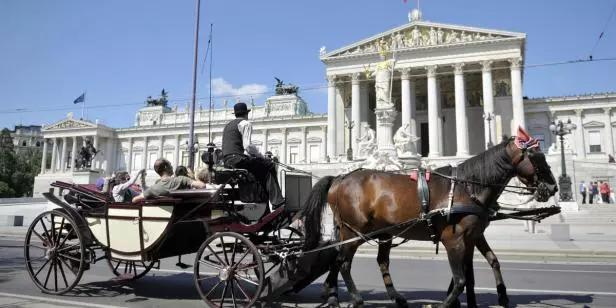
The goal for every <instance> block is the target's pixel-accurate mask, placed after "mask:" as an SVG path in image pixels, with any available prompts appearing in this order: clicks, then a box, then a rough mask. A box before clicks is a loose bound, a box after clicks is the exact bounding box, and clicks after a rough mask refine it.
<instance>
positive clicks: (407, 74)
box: [400, 67, 411, 80]
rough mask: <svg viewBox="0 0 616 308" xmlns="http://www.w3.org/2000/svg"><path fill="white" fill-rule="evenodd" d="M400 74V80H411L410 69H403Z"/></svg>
mask: <svg viewBox="0 0 616 308" xmlns="http://www.w3.org/2000/svg"><path fill="white" fill-rule="evenodd" d="M400 73H402V74H401V75H400V77H401V78H402V80H410V79H411V69H410V68H408V67H405V68H403V69H401V70H400Z"/></svg>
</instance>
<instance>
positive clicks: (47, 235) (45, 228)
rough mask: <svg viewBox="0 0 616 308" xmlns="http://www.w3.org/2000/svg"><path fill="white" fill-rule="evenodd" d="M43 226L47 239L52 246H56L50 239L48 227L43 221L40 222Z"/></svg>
mask: <svg viewBox="0 0 616 308" xmlns="http://www.w3.org/2000/svg"><path fill="white" fill-rule="evenodd" d="M40 222H41V225H43V230H44V231H45V237H46V238H47V242H49V245H50V246H53V245H54V242H53V239H51V238H50V237H49V231H48V230H47V226H46V225H45V222H44V221H43V219H41V220H40Z"/></svg>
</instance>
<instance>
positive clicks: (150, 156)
mask: <svg viewBox="0 0 616 308" xmlns="http://www.w3.org/2000/svg"><path fill="white" fill-rule="evenodd" d="M157 159H158V155H157V154H156V152H150V153H149V154H148V169H152V170H153V169H154V162H156V160H157Z"/></svg>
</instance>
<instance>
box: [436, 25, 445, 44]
mask: <svg viewBox="0 0 616 308" xmlns="http://www.w3.org/2000/svg"><path fill="white" fill-rule="evenodd" d="M444 41H445V32H443V29H441V28H438V31H436V43H437V44H443V43H444Z"/></svg>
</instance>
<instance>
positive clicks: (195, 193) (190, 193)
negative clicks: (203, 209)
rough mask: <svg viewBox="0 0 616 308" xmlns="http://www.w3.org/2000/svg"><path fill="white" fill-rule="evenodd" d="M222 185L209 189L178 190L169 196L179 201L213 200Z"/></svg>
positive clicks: (212, 186)
mask: <svg viewBox="0 0 616 308" xmlns="http://www.w3.org/2000/svg"><path fill="white" fill-rule="evenodd" d="M218 188H220V185H211V187H208V188H202V189H178V190H172V191H170V192H169V196H170V197H172V198H178V199H208V198H211V197H212V196H213V195H214V194H215V193H216V191H218Z"/></svg>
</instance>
